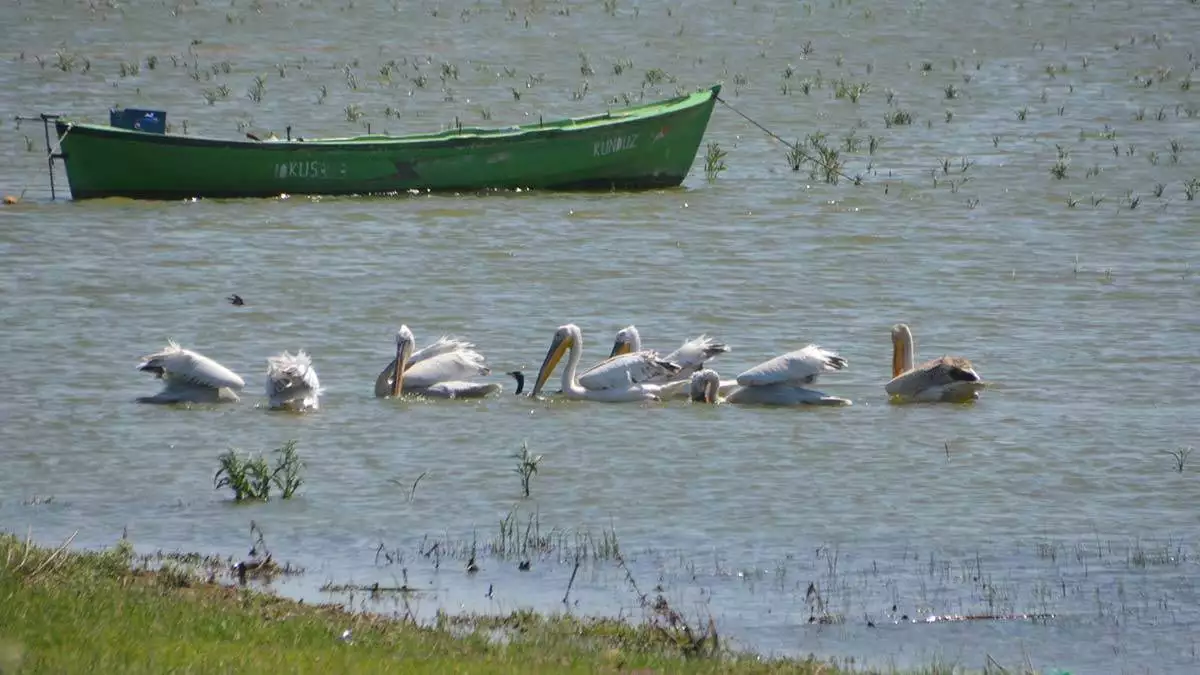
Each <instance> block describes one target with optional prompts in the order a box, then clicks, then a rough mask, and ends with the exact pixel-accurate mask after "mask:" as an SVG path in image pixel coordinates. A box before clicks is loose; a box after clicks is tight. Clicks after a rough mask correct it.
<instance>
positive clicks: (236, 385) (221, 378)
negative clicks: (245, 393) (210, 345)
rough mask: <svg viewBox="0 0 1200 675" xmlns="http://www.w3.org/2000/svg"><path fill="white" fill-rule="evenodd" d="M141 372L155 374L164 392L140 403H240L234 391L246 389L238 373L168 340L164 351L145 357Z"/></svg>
mask: <svg viewBox="0 0 1200 675" xmlns="http://www.w3.org/2000/svg"><path fill="white" fill-rule="evenodd" d="M138 370H144V371H146V372H149V373H154V375H155V377H157V378H158V379H161V380H162V381H163V390H162V391H160V392H159V393H157V394H155V395H154V396H142V397H139V398H138V399H137V402H138V403H222V402H230V401H237V400H238V395H237V393H236V391H235V390H240V389H241V388H242V387H245V386H246V382H245V381H244V380H242V378H240V377H238V375H237V374H236V373H234V372H233V371H232V370H229V369H228V368H226V367H225V366H223V365H221V364H219V363H217V362H216V361H213V360H212V359H210V358H208V357H207V356H204V355H202V354H198V353H196V352H194V351H192V350H190V349H184V348H183V347H180V346H179V344H178V343H176V342H175V341H174V340H168V341H167V346H166V348H165V349H163V350H162V351H159V352H156V353H154V354H151V355H149V356H145V357H143V358H142V362H141V363H140V364H138Z"/></svg>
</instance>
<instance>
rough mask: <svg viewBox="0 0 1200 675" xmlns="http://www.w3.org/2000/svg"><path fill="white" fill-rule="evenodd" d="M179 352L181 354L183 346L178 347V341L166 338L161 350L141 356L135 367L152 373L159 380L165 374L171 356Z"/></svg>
mask: <svg viewBox="0 0 1200 675" xmlns="http://www.w3.org/2000/svg"><path fill="white" fill-rule="evenodd" d="M181 354H183V347H180V346H179V343H178V342H175V341H174V340H168V341H167V346H166V347H164V348H163V349H162V350H160V351H157V352H154V353H153V354H150V355H148V356H143V357H142V362H141V363H139V364H138V367H137V369H138V370H140V371H143V372H147V373H152V374H153V375H154V377H156V378H158V379H160V380H161V379H163V378H164V377H166V376H167V363H168V361H169V360H170V359H171V357H173V356H179V355H181Z"/></svg>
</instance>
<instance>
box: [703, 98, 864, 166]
mask: <svg viewBox="0 0 1200 675" xmlns="http://www.w3.org/2000/svg"><path fill="white" fill-rule="evenodd" d="M717 100H718V101H720V102H721V103H723V104H725V107H726V108H729V109H730V110H732V111H733V112H735V113H737V114H738V115H741V116H742V118H744V119H745V120H746V121H747V122H749V123H751V124H753V125H754V126H756V127H758V128H759V129H762V131H763V132H764V133H765V134H767V135H768V136H770V137H771V138H774V139H775V140H777V141H779V142H780V143H783V144H784V145H786V146H788V147H789V148H791V150H792V151H793V152H795V153H796V154H797V155H799V156H800V157H801V158H803V159H805V160H807V161H809V162H812V163H813V164H816V165H819V166H823V163H822V162H819V161H817V160H816V159H814V158H813V156H812V155H810V154H808V153H807V152H804V150H802V149H801V148H800V144H799V143H788V142H787V141H785V140H783V139H782V138H780V136H779V134H777V133H775V132H774V131H771V130H770V129H768V128H766V127H764V126H763V125H761V124H759V123H758V122H757V121H755V120H754V119H753V118H752V117H750V116H749V115H747V114H746V113H744V112H742V111H741V110H738V109H737V108H735V107H733V106H732V105H730V103H729V101H726V100H725V99H723V98H721V97H720V96H717ZM834 173H836V174H837V175H839V176H841V177H842V178H845V179H846V180H848V181H850V182H851V183H853V184H855V185H862V177H861V176H847V175H846V174H844V173H842V172H841V171H835V172H834Z"/></svg>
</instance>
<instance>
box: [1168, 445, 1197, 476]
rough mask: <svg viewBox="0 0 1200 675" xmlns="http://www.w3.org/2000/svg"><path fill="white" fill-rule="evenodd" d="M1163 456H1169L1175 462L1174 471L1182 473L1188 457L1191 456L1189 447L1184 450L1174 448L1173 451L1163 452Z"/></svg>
mask: <svg viewBox="0 0 1200 675" xmlns="http://www.w3.org/2000/svg"><path fill="white" fill-rule="evenodd" d="M1162 452H1163V453H1164V454H1167V455H1170V456H1171V458H1172V459H1174V460H1175V470H1176V471H1177V472H1179V473H1183V467H1184V465H1185V464H1187V459H1188V456H1189V455H1191V454H1192V448H1191V446H1188V447H1186V448H1175V449H1174V450H1163V451H1162Z"/></svg>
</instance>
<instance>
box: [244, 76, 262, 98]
mask: <svg viewBox="0 0 1200 675" xmlns="http://www.w3.org/2000/svg"><path fill="white" fill-rule="evenodd" d="M266 94H267V80H266V78H264V77H263V76H262V75H255V76H254V84H252V85H250V88H249V89H247V90H246V98H248V99H250V100H251V101H253V102H254V103H262V100H263V96H265V95H266Z"/></svg>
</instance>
